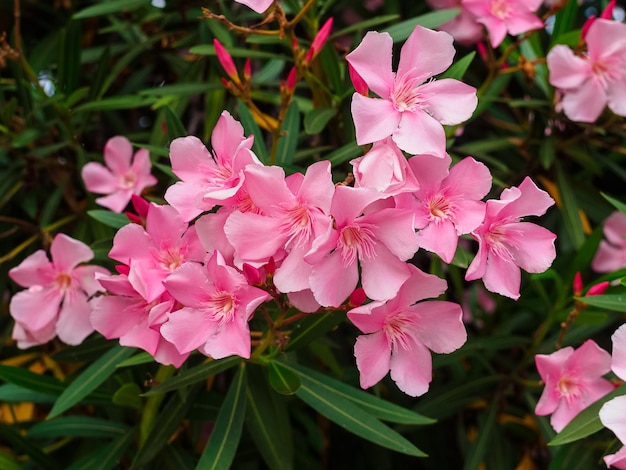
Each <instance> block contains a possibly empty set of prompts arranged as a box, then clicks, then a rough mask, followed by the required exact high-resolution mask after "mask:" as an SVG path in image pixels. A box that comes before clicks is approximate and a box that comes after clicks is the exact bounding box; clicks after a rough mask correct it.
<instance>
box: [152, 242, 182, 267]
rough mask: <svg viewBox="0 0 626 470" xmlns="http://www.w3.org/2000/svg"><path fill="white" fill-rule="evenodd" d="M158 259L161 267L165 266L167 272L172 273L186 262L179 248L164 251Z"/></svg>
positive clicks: (160, 252) (159, 254) (158, 255)
mask: <svg viewBox="0 0 626 470" xmlns="http://www.w3.org/2000/svg"><path fill="white" fill-rule="evenodd" d="M156 257H157V259H158V261H159V263H160V264H161V266H163V268H164V269H165V270H166V271H170V272H172V271H174V270H175V269H176V268H178V267H179V266H180V265H181V264H183V261H184V257H183V254H182V253H181V252H180V250H179V249H178V248H177V247H170V248H165V249H162V250H161V251H159V253H158V254H157V256H156Z"/></svg>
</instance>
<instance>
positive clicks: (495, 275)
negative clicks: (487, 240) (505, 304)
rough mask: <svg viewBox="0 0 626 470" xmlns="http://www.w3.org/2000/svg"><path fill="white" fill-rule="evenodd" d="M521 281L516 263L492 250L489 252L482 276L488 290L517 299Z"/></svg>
mask: <svg viewBox="0 0 626 470" xmlns="http://www.w3.org/2000/svg"><path fill="white" fill-rule="evenodd" d="M468 271H469V270H468ZM521 282H522V276H521V272H520V269H519V267H517V265H515V264H514V263H513V262H512V261H508V260H505V259H503V258H500V257H499V256H497V255H496V254H495V253H493V252H491V253H490V254H489V257H488V259H487V269H486V271H485V275H484V276H483V283H484V284H485V287H486V289H487V290H488V291H490V292H495V293H496V294H500V295H504V296H505V297H510V298H511V299H514V300H517V299H519V295H520V294H519V288H520V284H521Z"/></svg>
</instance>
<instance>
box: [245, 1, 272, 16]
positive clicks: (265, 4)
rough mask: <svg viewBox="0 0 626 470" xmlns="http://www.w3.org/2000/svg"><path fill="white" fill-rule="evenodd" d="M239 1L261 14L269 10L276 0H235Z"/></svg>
mask: <svg viewBox="0 0 626 470" xmlns="http://www.w3.org/2000/svg"><path fill="white" fill-rule="evenodd" d="M235 1H236V2H237V3H241V4H242V5H245V6H247V7H248V8H250V9H252V10H254V11H256V12H257V13H259V14H261V13H264V12H265V10H267V9H268V8H269V7H270V5H272V3H274V0H235Z"/></svg>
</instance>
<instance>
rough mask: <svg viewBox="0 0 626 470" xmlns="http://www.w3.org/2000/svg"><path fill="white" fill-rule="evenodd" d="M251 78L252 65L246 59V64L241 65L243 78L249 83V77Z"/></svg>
mask: <svg viewBox="0 0 626 470" xmlns="http://www.w3.org/2000/svg"><path fill="white" fill-rule="evenodd" d="M251 76H252V64H251V63H250V59H249V58H248V59H246V63H245V64H244V65H243V78H244V80H246V81H250V77H251Z"/></svg>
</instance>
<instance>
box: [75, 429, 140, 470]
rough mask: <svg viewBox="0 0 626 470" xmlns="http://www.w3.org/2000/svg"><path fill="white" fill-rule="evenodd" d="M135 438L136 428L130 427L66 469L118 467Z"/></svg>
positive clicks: (80, 469)
mask: <svg viewBox="0 0 626 470" xmlns="http://www.w3.org/2000/svg"><path fill="white" fill-rule="evenodd" d="M134 439H135V429H134V428H133V429H130V430H129V431H128V432H127V433H126V434H124V435H123V436H121V437H119V438H117V439H115V440H114V441H113V442H110V443H109V444H106V445H104V446H102V447H100V448H99V449H98V450H96V451H95V452H93V453H90V454H89V455H88V456H87V457H85V458H84V459H81V460H79V461H78V462H76V463H74V464H73V465H71V466H69V467H67V468H66V470H112V469H115V468H118V463H119V460H120V459H121V458H122V455H124V452H125V451H126V449H127V448H128V447H129V446H130V445H131V444H132V443H133V441H134Z"/></svg>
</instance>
